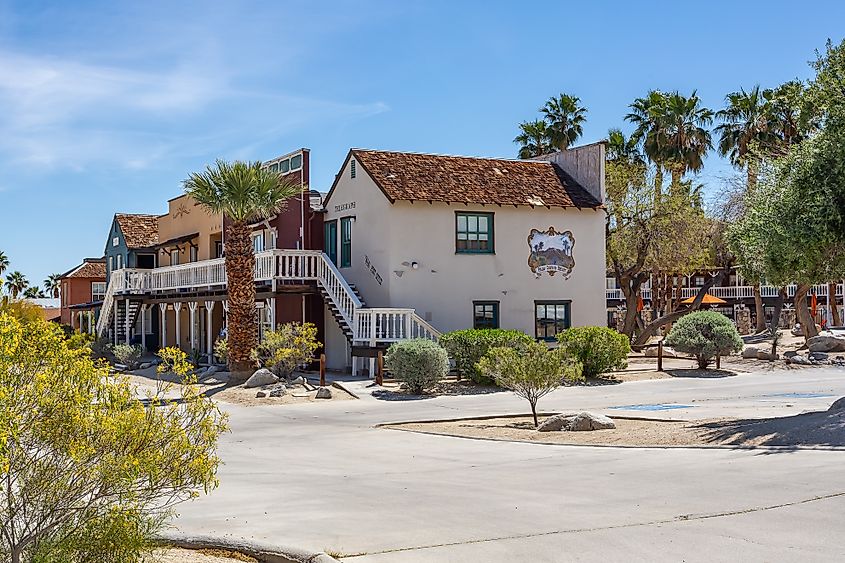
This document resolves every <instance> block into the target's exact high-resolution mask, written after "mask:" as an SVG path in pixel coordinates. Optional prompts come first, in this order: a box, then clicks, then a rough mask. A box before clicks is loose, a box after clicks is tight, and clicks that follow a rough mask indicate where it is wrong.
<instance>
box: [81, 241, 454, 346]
mask: <svg viewBox="0 0 845 563" xmlns="http://www.w3.org/2000/svg"><path fill="white" fill-rule="evenodd" d="M273 280H280V281H316V282H317V283H319V284H320V285H321V286H322V287H323V289H325V291H326V293H327V294H328V296H329V299H331V301H332V303H333V304H334V306H335V307H336V308H337V310H338V311H339V313H340V316H341V317H342V318H343V321H344V322H345V323H346V325H347V326H348V327H350V329H351V330H352V339H353V341H354V342H359V343H361V342H364V343H369V342H396V341H398V340H406V339H409V338H429V339H436V338H437V337H438V336H439V335H440V333H439V332H437V330H436V329H435V328H434V327H432V326H431V325H430V324H429V323H427V322H426V321H425V320H424V319H422V318H421V317H420V316H419V315H417V314H416V312H415V311H414V309H396V308H366V309H365V308H363V304H362V303H361V300H360V299H358V296H357V295H356V294H355V292H354V291H352V287H351V286H350V285H349V283H348V282H347V281H346V279H345V278H344V277H343V275H342V274H341V273H340V271H339V270H338V269H337V266H335V265H334V263H333V262H332V261H331V260H330V259H329V257H328V256H327V255H326V254H325V253H324V252H320V251H319V250H280V249H275V250H268V251H265V252H259V253H257V254H256V255H255V281H264V282H267V281H273ZM225 284H226V266H225V259H223V258H217V259H214V260H203V261H201V262H191V263H189V264H179V265H176V266H164V267H162V268H155V269H152V270H138V269H129V268H124V269H122V270H117V271H115V272H113V273H112V275H111V278H110V281H109V286H108V289H107V290H106V296H105V299H104V301H103V309H102V312H101V314H100V319H99V320H98V322H97V332H98V333H99V334H103V333H104V332H105V331H106V330H107V329H108V316H109V314H110V313H111V308H112V307H113V303H114V295H115V294H118V293H123V294H126V293H128V294H146V293H154V292H165V291H179V290H198V289H206V288H211V287H215V286H225Z"/></svg>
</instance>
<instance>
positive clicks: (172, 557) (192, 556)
mask: <svg viewBox="0 0 845 563" xmlns="http://www.w3.org/2000/svg"><path fill="white" fill-rule="evenodd" d="M154 555H155V559H154V561H156V562H157V563H236V562H238V561H244V562H250V563H256V562H257V561H258V560H257V559H255V558H254V557H250V556H248V555H243V554H242V553H237V552H234V551H226V550H223V549H196V550H194V549H180V548H171V549H166V550H160V551H157V552H156V553H155V554H154Z"/></svg>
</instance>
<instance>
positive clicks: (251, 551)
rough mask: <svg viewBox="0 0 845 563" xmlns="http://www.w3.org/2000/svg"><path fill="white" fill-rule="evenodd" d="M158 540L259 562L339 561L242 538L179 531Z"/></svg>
mask: <svg viewBox="0 0 845 563" xmlns="http://www.w3.org/2000/svg"><path fill="white" fill-rule="evenodd" d="M159 540H161V542H162V543H165V544H167V545H169V546H171V547H180V548H183V549H226V550H229V551H236V552H239V553H243V554H244V555H249V556H250V557H254V558H255V559H257V560H258V561H259V563H340V562H339V561H338V560H337V559H335V558H334V557H331V556H329V555H327V554H325V553H323V552H319V553H314V552H313V551H306V550H304V549H299V548H296V547H284V546H278V545H271V544H269V543H264V542H257V541H248V540H245V539H243V538H226V537H223V538H221V537H215V536H191V535H185V534H179V533H164V534H161V535H159Z"/></svg>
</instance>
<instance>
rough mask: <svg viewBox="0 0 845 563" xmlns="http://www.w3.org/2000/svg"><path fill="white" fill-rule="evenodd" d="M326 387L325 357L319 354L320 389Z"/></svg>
mask: <svg viewBox="0 0 845 563" xmlns="http://www.w3.org/2000/svg"><path fill="white" fill-rule="evenodd" d="M325 386H326V355H325V354H320V387H325Z"/></svg>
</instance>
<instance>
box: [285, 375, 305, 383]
mask: <svg viewBox="0 0 845 563" xmlns="http://www.w3.org/2000/svg"><path fill="white" fill-rule="evenodd" d="M288 383H289V384H290V385H305V378H304V377H302V376H301V375H300V376H299V377H295V378H294V379H291V380H290V381H289V382H288Z"/></svg>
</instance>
